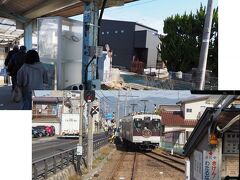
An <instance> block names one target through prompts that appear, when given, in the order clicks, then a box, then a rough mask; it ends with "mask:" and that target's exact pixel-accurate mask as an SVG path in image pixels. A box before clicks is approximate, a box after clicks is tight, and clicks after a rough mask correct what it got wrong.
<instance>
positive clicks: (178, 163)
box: [143, 152, 185, 173]
mask: <svg viewBox="0 0 240 180" xmlns="http://www.w3.org/2000/svg"><path fill="white" fill-rule="evenodd" d="M143 154H144V155H146V156H148V157H151V158H153V159H155V160H157V161H160V162H162V163H164V164H166V165H168V166H170V167H171V168H174V169H176V170H177V171H180V172H182V173H184V172H185V163H184V161H183V159H181V158H179V159H177V158H176V157H171V156H167V155H164V154H161V153H156V152H148V153H143Z"/></svg>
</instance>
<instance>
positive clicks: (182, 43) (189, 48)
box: [160, 4, 218, 76]
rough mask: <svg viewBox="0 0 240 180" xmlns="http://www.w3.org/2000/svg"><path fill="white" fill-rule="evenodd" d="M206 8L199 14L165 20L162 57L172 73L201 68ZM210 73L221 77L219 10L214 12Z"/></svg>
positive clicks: (201, 7) (202, 8)
mask: <svg viewBox="0 0 240 180" xmlns="http://www.w3.org/2000/svg"><path fill="white" fill-rule="evenodd" d="M205 15H206V7H203V6H202V4H201V6H200V8H199V10H197V12H196V14H193V13H192V12H191V13H190V14H186V12H185V13H184V14H183V15H179V14H176V15H175V16H171V17H168V18H166V19H165V20H164V28H163V31H164V34H165V35H161V36H160V41H161V57H162V59H163V61H164V63H165V64H166V66H167V68H168V70H170V71H182V72H185V73H187V72H190V71H191V70H192V68H194V67H195V68H196V67H197V66H198V61H199V56H200V50H201V43H202V33H203V27H204V21H205ZM207 69H209V70H212V71H213V76H217V73H218V8H217V9H214V15H213V23H212V30H211V36H210V45H209V53H208V64H207Z"/></svg>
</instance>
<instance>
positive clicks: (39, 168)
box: [32, 137, 108, 180]
mask: <svg viewBox="0 0 240 180" xmlns="http://www.w3.org/2000/svg"><path fill="white" fill-rule="evenodd" d="M107 143H108V139H107V137H104V138H100V139H97V140H95V141H93V151H94V152H96V151H97V150H99V149H100V148H101V147H103V146H104V145H106V144H107ZM83 149H84V150H83V160H84V161H85V159H86V157H87V151H86V150H87V143H84V144H83ZM76 151H77V148H72V149H68V150H65V151H62V152H59V153H56V154H54V155H51V156H48V157H45V158H42V159H39V160H36V161H34V162H32V179H33V180H37V179H47V178H48V177H49V176H50V175H53V174H56V173H57V172H58V171H61V170H63V169H64V168H65V167H67V166H69V165H71V164H73V165H74V166H75V167H76V163H77V155H76V153H77V152H76Z"/></svg>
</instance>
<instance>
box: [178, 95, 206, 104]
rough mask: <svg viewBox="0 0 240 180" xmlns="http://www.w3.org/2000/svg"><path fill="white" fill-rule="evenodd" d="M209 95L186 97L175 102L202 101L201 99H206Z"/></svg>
mask: <svg viewBox="0 0 240 180" xmlns="http://www.w3.org/2000/svg"><path fill="white" fill-rule="evenodd" d="M209 97H210V96H202V97H194V98H187V99H185V100H181V101H178V102H177V103H176V104H186V103H191V102H196V101H203V100H206V99H208V98H209Z"/></svg>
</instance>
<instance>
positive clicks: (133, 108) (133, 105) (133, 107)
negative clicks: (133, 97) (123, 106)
mask: <svg viewBox="0 0 240 180" xmlns="http://www.w3.org/2000/svg"><path fill="white" fill-rule="evenodd" d="M130 105H131V106H132V113H134V110H135V107H136V106H137V104H130Z"/></svg>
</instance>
